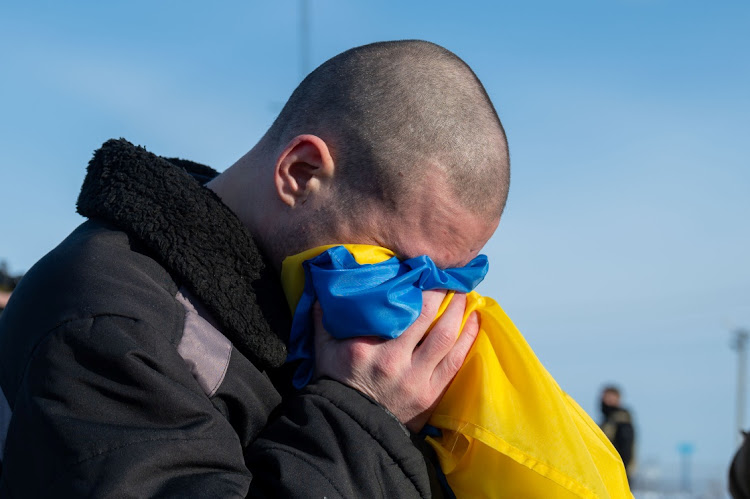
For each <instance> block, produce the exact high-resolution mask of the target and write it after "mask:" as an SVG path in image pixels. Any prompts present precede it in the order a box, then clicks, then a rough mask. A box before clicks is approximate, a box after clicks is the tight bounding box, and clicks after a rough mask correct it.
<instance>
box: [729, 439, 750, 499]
mask: <svg viewBox="0 0 750 499" xmlns="http://www.w3.org/2000/svg"><path fill="white" fill-rule="evenodd" d="M743 434H744V437H745V440H744V442H743V444H742V447H740V449H739V450H738V451H737V453H736V454H735V455H734V459H733V460H732V464H731V466H730V468H729V492H730V493H731V494H732V497H733V498H734V499H748V498H750V433H748V432H743Z"/></svg>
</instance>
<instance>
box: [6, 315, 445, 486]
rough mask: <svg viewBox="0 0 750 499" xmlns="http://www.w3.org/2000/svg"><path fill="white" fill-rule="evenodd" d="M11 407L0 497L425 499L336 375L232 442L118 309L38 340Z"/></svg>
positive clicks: (421, 478) (407, 458)
mask: <svg viewBox="0 0 750 499" xmlns="http://www.w3.org/2000/svg"><path fill="white" fill-rule="evenodd" d="M2 357H3V361H4V362H5V361H6V360H7V355H2ZM4 388H5V387H4ZM12 405H13V417H12V418H11V422H10V428H9V432H8V436H7V441H6V447H5V455H4V459H3V475H2V477H1V479H0V497H40V496H41V497H47V496H52V495H54V496H55V497H112V496H116V497H123V496H126V497H244V496H246V495H248V494H249V495H250V496H260V497H385V496H389V497H393V496H398V497H419V496H422V497H429V495H430V493H429V484H428V483H426V482H427V478H426V477H427V473H426V471H425V463H424V460H423V458H422V455H421V454H420V453H419V451H418V450H416V448H415V447H414V446H413V445H412V444H411V443H410V441H409V436H408V434H407V432H406V431H405V429H404V428H403V427H402V426H401V424H400V423H399V422H398V421H396V420H395V418H393V417H392V416H390V415H389V414H387V413H386V411H385V410H384V409H382V408H381V407H380V406H378V405H377V404H376V403H374V402H372V401H370V400H369V399H367V398H365V397H364V396H362V395H360V394H359V393H358V392H356V391H354V390H352V389H350V388H348V387H345V386H344V385H341V384H339V383H336V382H334V381H327V380H323V381H320V382H318V383H317V384H315V385H311V386H310V387H308V388H307V389H306V390H305V391H304V392H302V393H301V394H299V395H297V396H294V397H291V398H290V399H289V400H287V401H286V402H284V403H283V404H282V405H281V406H280V407H279V408H277V410H276V411H275V412H274V413H272V414H271V419H270V420H269V422H268V424H267V425H266V426H265V428H258V432H259V433H260V437H259V438H257V439H256V440H255V441H253V442H251V443H250V444H249V445H248V446H246V447H245V448H244V449H243V445H242V444H241V442H240V439H239V438H238V435H237V432H236V431H235V429H234V428H233V427H232V425H231V424H230V422H229V421H228V420H227V419H226V418H225V417H224V416H223V415H222V414H221V412H220V411H218V410H217V409H216V408H215V407H214V405H213V404H212V402H211V400H210V399H209V398H208V397H207V396H206V395H205V393H204V392H203V390H202V389H201V388H200V386H199V385H198V383H197V382H196V381H195V379H194V378H193V376H192V374H191V373H190V371H189V369H187V368H186V366H185V362H184V361H183V359H182V358H181V357H180V356H179V354H178V353H177V350H176V349H175V347H174V345H172V344H171V343H170V342H169V341H168V340H167V338H166V337H164V336H163V335H161V334H160V333H159V332H158V331H155V330H154V329H153V328H152V327H151V326H149V325H148V324H147V323H145V322H143V321H138V320H135V319H131V318H127V317H122V316H111V315H106V316H98V317H93V318H85V319H79V320H72V321H69V322H66V323H64V324H62V325H60V326H58V328H56V330H54V331H53V332H51V333H50V334H48V335H46V336H45V337H44V339H43V340H42V341H41V342H40V343H39V344H38V345H37V346H36V348H35V350H34V354H33V356H32V357H31V359H30V360H29V361H28V363H27V365H26V366H25V374H24V376H23V380H22V382H21V386H20V387H18V389H17V390H16V395H15V397H14V402H13V404H12Z"/></svg>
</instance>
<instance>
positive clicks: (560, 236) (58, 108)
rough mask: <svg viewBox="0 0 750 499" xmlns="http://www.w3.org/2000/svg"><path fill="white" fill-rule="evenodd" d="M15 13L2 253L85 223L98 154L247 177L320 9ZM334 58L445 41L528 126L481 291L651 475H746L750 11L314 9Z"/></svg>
mask: <svg viewBox="0 0 750 499" xmlns="http://www.w3.org/2000/svg"><path fill="white" fill-rule="evenodd" d="M215 4H216V5H212V6H208V5H209V4H207V3H205V2H184V1H181V2H177V1H164V2H146V1H131V2H88V1H80V2H65V3H59V2H33V1H31V2H23V3H22V2H5V3H4V5H3V7H1V8H0V179H1V180H0V186H1V187H0V189H1V190H2V210H3V223H2V232H1V233H0V259H5V260H7V262H8V264H9V265H10V267H11V269H13V270H15V271H19V272H20V271H24V270H26V269H28V268H29V267H30V266H31V265H33V263H34V262H35V261H36V260H37V259H38V258H40V257H41V256H42V255H43V254H44V253H46V252H47V251H49V250H50V249H51V248H52V247H54V246H55V245H56V244H57V243H58V242H59V241H60V240H61V239H62V238H64V237H65V235H66V234H67V233H69V232H70V231H71V230H72V229H73V228H74V227H75V226H76V225H77V224H79V223H80V222H81V218H80V217H79V216H77V215H76V214H75V213H74V204H75V200H76V197H77V194H78V189H79V187H80V184H81V181H82V180H83V176H84V173H85V166H86V163H87V162H88V159H89V158H90V157H91V153H92V152H93V151H94V149H96V148H97V147H98V146H99V145H100V144H101V143H102V142H104V141H105V140H107V139H108V138H110V137H125V138H127V139H128V140H130V141H131V142H134V143H137V144H142V145H145V146H146V147H148V149H149V150H151V151H153V152H155V153H157V154H162V155H168V156H181V157H185V158H189V159H193V160H196V161H200V162H204V163H207V164H209V165H212V166H214V167H215V168H217V169H219V170H223V169H224V168H226V167H227V166H229V165H230V164H231V163H233V162H234V161H235V160H236V159H237V158H239V157H240V156H241V155H242V154H244V153H245V152H246V151H247V150H248V149H249V148H250V147H251V146H252V145H253V144H254V142H255V141H256V140H257V139H258V138H259V137H260V135H261V134H262V133H263V131H264V130H265V128H266V127H267V126H268V125H269V124H270V122H271V121H272V120H273V118H274V117H275V114H276V113H277V112H278V111H279V110H280V108H281V106H282V105H283V103H284V102H285V100H286V98H287V97H288V95H289V94H290V92H291V91H292V90H293V89H294V87H295V86H296V84H297V83H298V81H299V78H300V58H299V53H298V46H299V30H298V27H299V24H298V23H299V21H298V17H297V11H298V2H296V1H291V0H282V1H279V2H229V1H228V2H215ZM310 26H311V44H310V47H309V50H310V57H311V62H312V64H313V65H317V64H319V63H321V62H323V61H324V60H325V59H327V58H329V57H331V56H333V55H335V54H337V53H339V52H341V51H343V50H345V49H347V48H350V47H352V46H355V45H360V44H364V43H368V42H373V41H378V40H387V39H401V38H422V39H427V40H431V41H434V42H437V43H440V44H442V45H444V46H446V47H447V48H449V49H451V50H453V51H454V52H456V53H457V54H458V55H459V56H461V57H463V58H464V59H465V60H466V61H467V62H468V63H469V64H470V65H471V66H472V67H473V68H474V69H475V71H476V73H477V74H478V75H479V77H480V79H482V81H483V82H484V84H485V86H486V87H487V90H488V92H489V94H490V96H491V97H492V99H493V101H494V102H495V104H496V107H497V109H498V112H499V114H500V117H501V119H502V120H503V123H504V125H505V127H506V131H507V133H508V137H509V141H510V148H511V156H512V161H513V174H512V187H511V193H510V199H509V204H508V207H507V209H506V212H505V215H504V217H503V220H502V222H501V225H500V228H499V230H498V232H497V233H496V235H495V236H494V237H493V239H492V240H491V241H490V243H489V244H488V246H487V247H486V249H485V253H487V254H488V255H489V257H490V260H491V265H492V269H491V271H490V275H489V277H488V279H487V280H486V282H485V283H484V284H483V285H482V288H481V289H480V290H481V291H482V292H483V293H485V294H488V295H490V296H493V297H494V298H496V299H497V300H498V301H499V302H500V303H501V305H503V306H504V308H505V309H506V311H507V312H508V313H509V314H510V316H511V317H512V318H514V320H515V322H516V323H517V325H518V326H519V328H520V329H521V330H522V331H523V332H524V333H525V335H526V337H527V339H528V340H529V342H530V343H531V345H532V346H533V347H534V349H535V350H536V352H537V354H538V355H539V357H540V358H541V359H542V361H543V362H544V363H545V365H546V366H547V367H548V369H549V370H550V372H551V373H552V374H553V375H554V376H555V377H556V379H557V380H558V382H559V383H560V385H561V386H562V387H563V388H564V389H566V390H567V391H569V392H570V393H571V394H572V395H573V396H574V397H575V398H576V399H577V400H578V401H579V402H580V403H581V404H582V405H583V406H584V408H586V409H587V410H589V411H590V412H591V413H592V415H593V416H594V417H595V418H596V417H598V414H597V413H596V404H595V397H596V392H597V390H598V389H599V387H600V386H601V384H602V383H604V382H608V381H615V382H618V383H620V384H622V385H623V387H624V388H625V400H626V402H627V404H629V405H630V406H632V407H633V409H634V412H635V415H636V417H637V422H638V429H639V436H640V437H641V438H640V442H639V448H638V456H639V460H640V461H641V463H644V464H645V465H648V466H651V465H654V464H655V463H658V464H659V465H660V466H661V469H662V470H663V473H664V474H666V475H669V474H671V473H673V471H674V466H673V465H674V462H675V461H676V459H677V452H676V448H677V445H678V444H679V443H680V442H682V441H689V442H693V443H694V444H695V446H696V454H695V462H696V465H697V466H696V467H697V468H700V469H701V473H703V474H704V475H706V476H708V475H711V476H716V477H717V478H719V479H722V478H723V474H724V467H725V466H726V464H727V462H728V460H729V458H730V456H731V454H732V452H733V445H734V435H733V425H734V393H735V385H734V381H735V378H734V376H735V362H736V359H735V355H734V354H733V352H732V351H731V350H730V349H729V338H730V330H731V329H732V328H736V327H739V326H745V327H750V263H748V262H749V258H748V254H750V251H749V250H750V231H749V230H748V218H749V216H750V163H749V161H750V160H748V154H747V152H746V148H747V144H748V138H747V137H748V136H749V135H750V123H749V120H750V62H749V59H748V53H749V52H750V29H748V26H750V4H748V3H747V2H744V1H742V2H741V1H725V2H705V1H700V2H698V1H677V0H664V1H660V0H630V1H624V0H621V1H606V2H603V1H600V0H599V1H594V0H590V1H585V0H572V1H569V2H553V1H527V2H471V3H469V2H463V3H461V4H460V3H458V2H444V1H431V2H426V1H425V2H421V1H415V2H398V1H378V2H369V3H364V2H345V1H343V0H341V1H336V0H311V2H310ZM746 425H747V426H750V408H748V420H747V422H746Z"/></svg>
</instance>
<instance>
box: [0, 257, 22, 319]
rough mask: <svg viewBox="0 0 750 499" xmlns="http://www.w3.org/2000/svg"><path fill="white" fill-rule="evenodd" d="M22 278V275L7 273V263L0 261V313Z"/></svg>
mask: <svg viewBox="0 0 750 499" xmlns="http://www.w3.org/2000/svg"><path fill="white" fill-rule="evenodd" d="M22 277H23V275H12V274H11V273H10V272H9V271H8V263H7V262H6V261H5V260H0V313H2V311H3V310H4V309H5V305H6V304H7V303H8V299H9V298H10V295H11V293H12V292H13V290H14V289H16V286H18V283H19V282H20V281H21V278H22Z"/></svg>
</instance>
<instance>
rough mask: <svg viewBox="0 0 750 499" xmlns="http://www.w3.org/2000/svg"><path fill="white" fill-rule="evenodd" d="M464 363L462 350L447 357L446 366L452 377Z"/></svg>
mask: <svg viewBox="0 0 750 499" xmlns="http://www.w3.org/2000/svg"><path fill="white" fill-rule="evenodd" d="M463 363H464V357H463V355H461V353H460V352H453V353H451V354H450V355H448V356H447V357H446V358H445V368H446V370H447V371H448V374H450V376H451V377H453V375H455V374H456V373H457V372H458V370H459V369H461V366H462V365H463Z"/></svg>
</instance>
